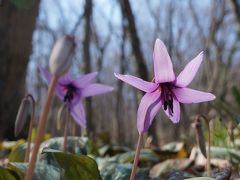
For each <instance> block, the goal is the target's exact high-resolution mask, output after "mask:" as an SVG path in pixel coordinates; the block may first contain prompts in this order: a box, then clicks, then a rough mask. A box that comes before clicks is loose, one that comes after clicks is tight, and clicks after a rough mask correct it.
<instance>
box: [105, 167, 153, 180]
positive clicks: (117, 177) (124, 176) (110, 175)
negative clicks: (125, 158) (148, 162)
mask: <svg viewBox="0 0 240 180" xmlns="http://www.w3.org/2000/svg"><path fill="white" fill-rule="evenodd" d="M131 170H132V164H117V163H109V164H107V165H106V166H105V167H104V168H103V169H102V170H101V176H102V178H103V179H104V180H112V179H114V180H129V179H130V175H131ZM148 174H149V169H148V168H138V169H137V173H136V179H137V180H146V179H148Z"/></svg>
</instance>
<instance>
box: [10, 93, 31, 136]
mask: <svg viewBox="0 0 240 180" xmlns="http://www.w3.org/2000/svg"><path fill="white" fill-rule="evenodd" d="M29 112H30V101H29V100H28V99H27V98H26V97H25V98H24V99H23V100H22V102H21V105H20V107H19V109H18V113H17V118H16V121H15V128H14V133H15V136H18V134H19V133H20V132H21V130H22V129H23V126H24V124H25V123H26V121H27V116H28V114H29Z"/></svg>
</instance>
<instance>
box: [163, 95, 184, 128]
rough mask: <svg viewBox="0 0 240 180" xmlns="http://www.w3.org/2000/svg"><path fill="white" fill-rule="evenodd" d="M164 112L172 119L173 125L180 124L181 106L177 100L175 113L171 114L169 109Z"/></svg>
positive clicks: (174, 102)
mask: <svg viewBox="0 0 240 180" xmlns="http://www.w3.org/2000/svg"><path fill="white" fill-rule="evenodd" d="M163 111H164V112H165V113H166V115H167V116H168V118H169V119H171V121H172V122H173V123H178V122H179V121H180V115H181V114H180V113H181V110H180V104H179V102H178V101H177V100H176V99H175V98H173V113H172V112H170V109H169V108H167V110H166V111H165V110H163Z"/></svg>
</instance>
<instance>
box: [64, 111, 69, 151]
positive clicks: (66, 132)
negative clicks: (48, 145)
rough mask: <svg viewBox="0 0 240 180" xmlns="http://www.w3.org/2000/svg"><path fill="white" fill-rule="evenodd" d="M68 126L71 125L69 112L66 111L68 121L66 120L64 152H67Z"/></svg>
mask: <svg viewBox="0 0 240 180" xmlns="http://www.w3.org/2000/svg"><path fill="white" fill-rule="evenodd" d="M68 124H69V110H67V111H66V120H65V127H64V140H63V152H66V150H67V134H68Z"/></svg>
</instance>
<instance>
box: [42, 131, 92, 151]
mask: <svg viewBox="0 0 240 180" xmlns="http://www.w3.org/2000/svg"><path fill="white" fill-rule="evenodd" d="M63 142H64V138H63V137H56V138H51V139H49V140H47V141H44V142H43V143H42V144H41V147H40V149H41V150H40V151H39V152H42V149H44V148H49V149H55V150H62V149H63ZM88 149H89V148H88V138H86V137H74V136H68V139H67V152H70V153H73V154H83V155H86V154H87V152H88Z"/></svg>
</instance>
